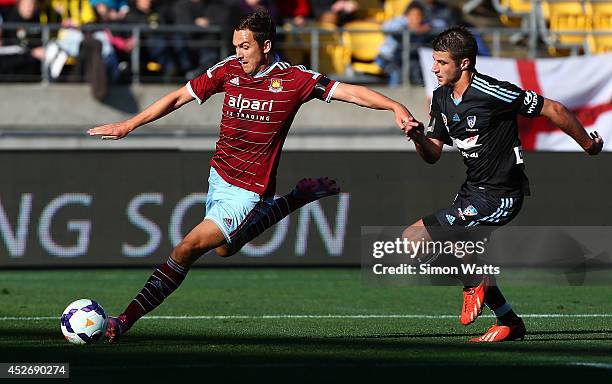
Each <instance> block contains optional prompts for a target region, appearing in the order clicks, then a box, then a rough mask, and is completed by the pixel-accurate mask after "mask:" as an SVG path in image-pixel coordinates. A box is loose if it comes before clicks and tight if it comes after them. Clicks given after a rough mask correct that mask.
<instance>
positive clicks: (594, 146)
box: [540, 98, 603, 155]
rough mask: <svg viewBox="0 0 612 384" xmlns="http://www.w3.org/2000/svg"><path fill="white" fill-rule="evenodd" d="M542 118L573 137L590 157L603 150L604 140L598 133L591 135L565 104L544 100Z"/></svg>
mask: <svg viewBox="0 0 612 384" xmlns="http://www.w3.org/2000/svg"><path fill="white" fill-rule="evenodd" d="M540 114H541V115H542V116H546V117H547V118H548V119H549V120H550V121H552V122H553V124H555V125H556V126H557V127H559V128H561V130H562V131H563V132H565V133H566V134H568V135H569V136H571V137H572V138H573V139H574V140H576V142H577V143H578V145H580V146H581V147H582V149H584V151H585V152H586V153H588V154H589V155H596V154H598V153H599V152H601V150H602V148H603V139H602V138H601V137H599V135H598V134H597V132H593V133H591V135H589V134H588V133H587V131H586V130H585V129H584V127H583V126H582V124H581V123H580V121H578V119H577V118H576V116H574V114H573V113H571V112H570V111H569V110H568V109H567V108H566V107H565V106H564V105H563V104H561V103H559V102H557V101H554V100H550V99H547V98H544V105H543V106H542V112H540Z"/></svg>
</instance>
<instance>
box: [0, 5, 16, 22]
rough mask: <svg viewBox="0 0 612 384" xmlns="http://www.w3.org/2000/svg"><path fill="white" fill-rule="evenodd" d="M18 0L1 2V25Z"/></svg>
mask: <svg viewBox="0 0 612 384" xmlns="http://www.w3.org/2000/svg"><path fill="white" fill-rule="evenodd" d="M16 2H17V0H0V23H1V22H2V20H3V19H4V17H6V15H8V13H9V12H10V11H11V10H12V9H13V7H14V6H15V3H16Z"/></svg>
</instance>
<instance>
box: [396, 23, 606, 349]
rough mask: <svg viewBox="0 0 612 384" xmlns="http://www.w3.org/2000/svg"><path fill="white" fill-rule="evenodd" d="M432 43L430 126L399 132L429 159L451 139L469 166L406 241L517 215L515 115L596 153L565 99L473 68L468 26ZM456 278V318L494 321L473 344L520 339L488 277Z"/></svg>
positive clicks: (519, 170) (595, 139)
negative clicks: (487, 316)
mask: <svg viewBox="0 0 612 384" xmlns="http://www.w3.org/2000/svg"><path fill="white" fill-rule="evenodd" d="M432 45H433V50H434V52H433V59H434V63H433V66H432V72H433V73H434V74H435V75H436V78H437V80H438V84H439V87H438V88H437V89H436V90H435V91H434V93H433V98H432V101H431V110H430V118H431V120H430V123H429V126H428V127H427V128H425V127H424V126H423V124H422V123H421V122H418V121H416V120H411V121H409V122H408V123H407V124H406V126H405V127H404V128H403V131H404V133H405V134H406V136H407V137H408V138H410V139H412V140H413V141H414V144H415V146H416V151H417V152H418V154H419V155H420V156H421V157H422V158H423V160H425V161H426V162H427V163H430V164H433V163H435V162H436V161H438V159H439V158H440V155H441V154H442V147H443V145H444V144H447V145H452V144H453V142H454V143H455V144H456V146H457V148H458V150H459V153H460V154H461V156H462V157H463V160H464V163H465V165H466V166H467V180H466V181H465V182H464V183H463V185H462V186H461V188H460V189H459V192H458V194H457V197H456V198H455V200H454V202H453V203H452V205H450V206H449V207H447V208H444V209H441V210H439V211H437V212H434V213H433V214H431V215H429V216H426V217H424V218H422V219H421V220H419V221H417V222H416V223H414V224H413V225H411V226H410V227H408V228H406V229H405V230H404V231H403V234H402V236H403V238H405V239H408V240H410V241H423V240H424V241H431V240H448V239H445V238H444V237H445V236H451V235H450V233H451V231H452V230H453V229H455V228H460V229H461V230H462V231H464V232H465V231H469V230H468V229H467V228H468V227H478V228H481V227H485V230H490V231H492V230H493V229H494V227H495V226H502V225H505V224H507V223H509V222H510V221H511V220H512V219H513V218H514V217H515V216H516V215H517V214H518V212H519V210H520V208H521V205H522V203H523V197H524V196H525V195H528V194H529V183H528V180H527V177H526V176H525V174H524V173H523V158H522V151H521V142H520V140H519V136H518V127H517V121H516V119H517V115H519V114H520V115H522V116H526V117H529V118H532V117H536V116H546V117H547V118H548V119H550V120H551V121H552V122H553V123H554V124H555V125H556V126H558V127H559V128H560V129H561V130H563V131H564V132H565V133H566V134H568V135H569V136H571V137H572V138H573V139H574V140H575V141H576V142H577V143H578V144H579V145H580V146H581V147H582V149H584V151H585V152H586V153H588V154H589V155H596V154H598V153H599V152H600V151H601V149H602V147H603V140H602V139H601V138H600V137H599V136H598V135H597V133H596V132H593V133H591V134H590V135H589V134H588V133H587V132H586V131H585V129H584V127H583V126H582V124H581V123H580V122H579V121H578V120H577V119H576V117H575V116H574V115H573V114H572V113H571V112H569V111H568V110H567V108H565V107H564V106H563V105H562V104H560V103H558V102H556V101H553V100H550V99H547V98H545V97H542V96H541V95H538V94H537V93H535V92H533V91H529V90H522V89H521V88H519V87H517V86H516V85H514V84H511V83H508V82H505V81H500V80H497V79H494V78H492V77H490V76H486V75H484V74H481V73H478V72H477V71H476V68H475V64H476V52H477V45H476V41H475V39H474V37H473V36H472V34H471V33H470V32H469V31H468V30H467V29H464V28H451V29H448V30H446V31H444V32H442V33H441V34H440V35H438V36H437V37H436V39H435V40H434V41H433V44H432ZM453 236H454V235H453ZM451 237H452V236H451ZM453 259H455V258H453ZM459 278H460V280H461V281H462V283H463V285H464V289H463V306H462V310H461V318H460V321H461V323H462V324H463V325H469V324H471V323H472V322H474V320H476V318H477V317H478V315H480V313H481V312H482V309H483V305H485V304H486V305H487V306H488V307H489V308H490V309H491V310H492V311H493V312H494V313H495V316H496V318H497V321H496V322H495V324H494V325H493V326H492V327H491V328H490V329H489V330H488V331H487V332H486V333H485V334H484V335H482V336H480V337H477V338H473V339H471V340H470V341H472V342H500V341H507V340H516V339H523V338H524V336H525V333H526V329H525V324H524V323H523V320H522V319H521V318H520V317H519V316H518V315H517V314H516V313H515V312H514V311H513V310H512V307H511V306H510V304H509V303H508V302H507V301H506V299H505V298H504V296H503V295H502V293H501V291H500V289H499V287H498V286H497V285H496V283H495V280H494V278H493V277H492V276H488V275H462V276H459Z"/></svg>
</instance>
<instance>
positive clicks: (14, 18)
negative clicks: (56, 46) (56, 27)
mask: <svg viewBox="0 0 612 384" xmlns="http://www.w3.org/2000/svg"><path fill="white" fill-rule="evenodd" d="M4 21H5V22H7V23H39V22H40V13H39V9H38V4H37V2H36V0H17V2H16V4H15V6H14V7H13V8H12V9H11V10H10V11H9V12H7V14H6V16H5V17H4ZM43 56H44V48H43V47H42V41H41V35H40V31H32V30H30V29H28V28H18V29H11V30H5V31H0V73H5V74H9V75H34V74H37V73H40V62H41V60H42V59H43Z"/></svg>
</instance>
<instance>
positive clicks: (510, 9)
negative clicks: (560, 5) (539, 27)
mask: <svg viewBox="0 0 612 384" xmlns="http://www.w3.org/2000/svg"><path fill="white" fill-rule="evenodd" d="M493 2H494V6H495V8H496V9H497V10H498V11H499V12H500V14H499V19H500V20H501V22H502V23H503V24H504V25H506V26H508V27H514V28H517V27H521V26H523V23H524V19H525V20H526V18H527V17H528V16H529V14H530V13H531V10H532V8H531V5H532V1H531V0H493ZM495 3H496V4H495ZM541 12H542V15H543V17H544V18H545V19H546V20H548V17H549V10H548V4H546V3H542V4H541Z"/></svg>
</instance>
